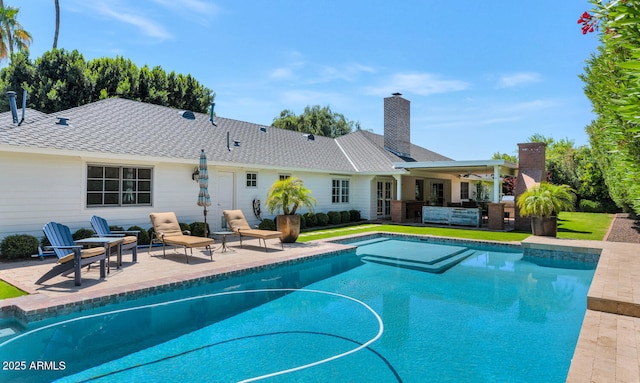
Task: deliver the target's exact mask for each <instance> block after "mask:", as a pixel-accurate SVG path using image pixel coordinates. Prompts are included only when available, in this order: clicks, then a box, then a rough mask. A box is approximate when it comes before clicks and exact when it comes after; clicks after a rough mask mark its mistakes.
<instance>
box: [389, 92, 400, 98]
mask: <svg viewBox="0 0 640 383" xmlns="http://www.w3.org/2000/svg"><path fill="white" fill-rule="evenodd" d="M391 95H392V96H396V97H400V96H402V93H400V92H395V93H391Z"/></svg>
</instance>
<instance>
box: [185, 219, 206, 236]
mask: <svg viewBox="0 0 640 383" xmlns="http://www.w3.org/2000/svg"><path fill="white" fill-rule="evenodd" d="M189 228H190V230H191V235H193V236H195V237H204V222H193V223H192V224H190V225H189ZM207 233H209V235H211V229H210V228H209V224H208V223H207Z"/></svg>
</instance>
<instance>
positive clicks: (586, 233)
mask: <svg viewBox="0 0 640 383" xmlns="http://www.w3.org/2000/svg"><path fill="white" fill-rule="evenodd" d="M612 220H613V215H610V214H597V213H574V212H562V213H560V215H559V217H558V238H569V239H590V240H596V241H601V240H602V239H604V236H605V234H606V233H607V230H608V229H609V226H610V225H611V221H612ZM372 231H386V232H391V233H402V234H420V235H435V236H439V237H452V238H464V239H478V240H487V241H499V242H520V241H522V240H523V239H525V238H527V237H528V236H530V235H531V234H530V233H525V232H519V231H507V232H496V231H486V230H475V229H465V228H462V227H455V228H448V227H424V226H403V225H387V224H362V225H356V226H348V227H341V228H336V229H319V230H314V231H309V232H306V233H302V234H300V237H299V238H298V242H307V241H313V240H316V239H325V238H332V237H338V236H341V235H349V234H360V233H368V232H372Z"/></svg>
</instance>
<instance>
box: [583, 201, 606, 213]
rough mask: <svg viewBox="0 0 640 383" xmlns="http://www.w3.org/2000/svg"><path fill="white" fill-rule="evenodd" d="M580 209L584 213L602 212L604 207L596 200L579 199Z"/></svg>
mask: <svg viewBox="0 0 640 383" xmlns="http://www.w3.org/2000/svg"><path fill="white" fill-rule="evenodd" d="M580 210H581V211H583V212H585V213H604V207H603V206H602V204H601V203H600V202H598V201H591V200H588V199H583V200H580Z"/></svg>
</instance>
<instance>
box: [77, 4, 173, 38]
mask: <svg viewBox="0 0 640 383" xmlns="http://www.w3.org/2000/svg"><path fill="white" fill-rule="evenodd" d="M87 5H88V6H89V5H91V6H93V7H94V8H95V10H96V12H97V13H99V14H101V15H103V16H106V17H108V18H111V19H114V20H117V21H119V22H121V23H125V24H129V25H131V26H133V27H135V28H137V29H138V30H139V31H140V32H142V34H144V35H145V36H148V37H153V38H156V39H159V40H169V39H172V38H173V36H172V35H171V33H169V32H168V31H167V30H166V29H165V28H164V27H163V26H162V25H161V24H160V23H157V22H155V21H154V20H152V19H150V18H148V17H146V16H143V15H141V14H139V12H135V11H133V10H132V9H126V7H124V6H122V3H121V2H117V1H116V2H95V3H89V4H87Z"/></svg>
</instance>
